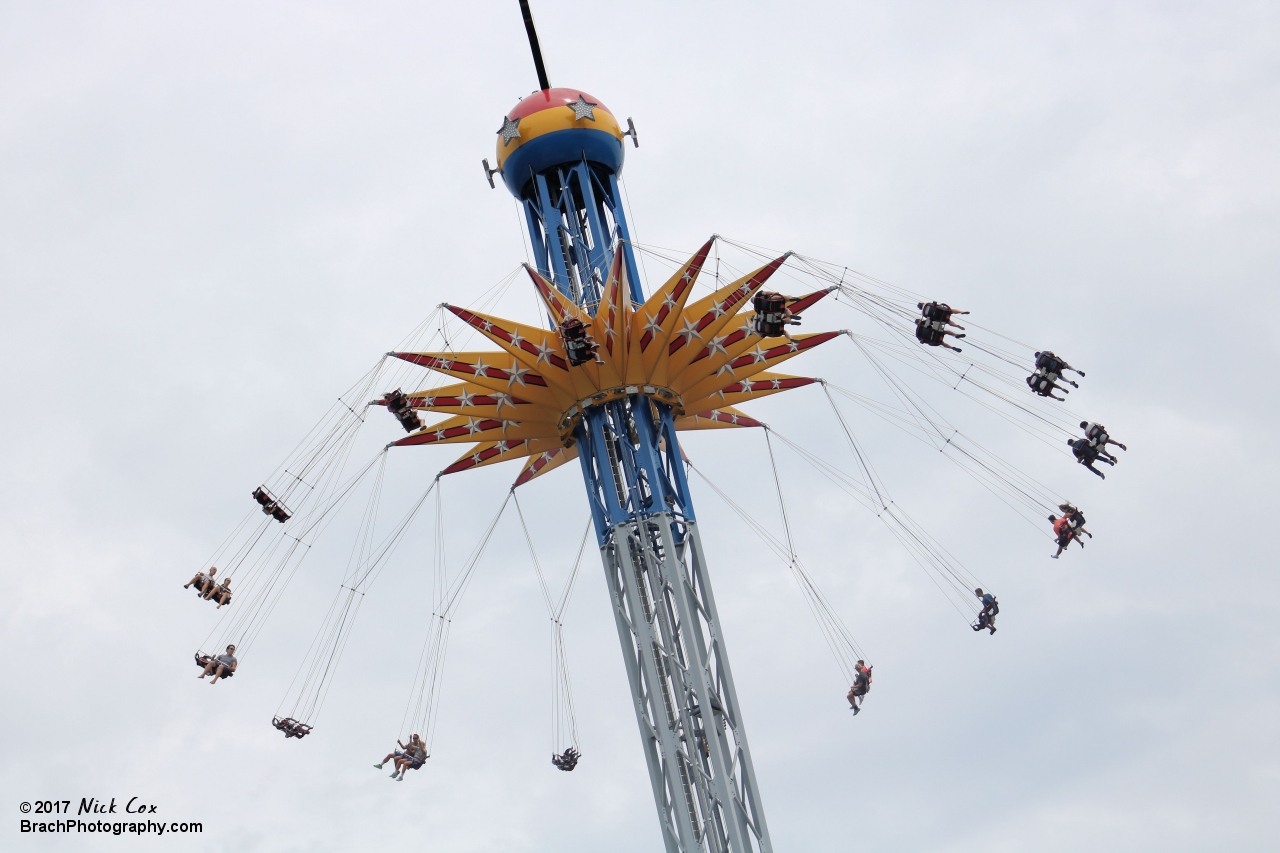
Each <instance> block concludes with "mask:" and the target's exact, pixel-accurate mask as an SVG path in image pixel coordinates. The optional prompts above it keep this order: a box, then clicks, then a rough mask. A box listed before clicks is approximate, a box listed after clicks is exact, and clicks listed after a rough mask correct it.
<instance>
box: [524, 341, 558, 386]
mask: <svg viewBox="0 0 1280 853" xmlns="http://www.w3.org/2000/svg"><path fill="white" fill-rule="evenodd" d="M533 348H534V349H536V350H537V351H538V358H537V360H536V361H534V364H541V363H542V362H544V361H545V362H547V364H551V361H550V359H549V358H548V356H550V355H551V352H552V348H551V347H549V346H547V345H546V344H534V345H533ZM521 384H523V383H521Z"/></svg>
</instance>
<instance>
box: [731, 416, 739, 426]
mask: <svg viewBox="0 0 1280 853" xmlns="http://www.w3.org/2000/svg"><path fill="white" fill-rule="evenodd" d="M729 421H730V423H732V424H733V425H734V426H737V425H738V416H737V415H733V414H731V415H729Z"/></svg>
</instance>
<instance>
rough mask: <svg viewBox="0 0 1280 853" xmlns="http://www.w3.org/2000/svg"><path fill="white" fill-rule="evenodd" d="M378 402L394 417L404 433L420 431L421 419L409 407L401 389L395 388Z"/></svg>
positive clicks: (407, 399)
mask: <svg viewBox="0 0 1280 853" xmlns="http://www.w3.org/2000/svg"><path fill="white" fill-rule="evenodd" d="M378 402H381V404H382V405H384V406H386V407H387V411H388V412H390V413H391V414H393V415H395V416H396V420H398V421H400V426H402V427H404V431H405V432H413V431H414V430H418V429H422V418H421V417H420V416H419V415H418V413H417V412H415V411H414V410H413V407H412V406H410V405H409V398H408V397H406V396H405V393H404V390H403V389H400V388H397V389H396V390H394V391H392V392H391V393H390V394H387V395H386V396H385V397H383V398H382V400H381V401H378Z"/></svg>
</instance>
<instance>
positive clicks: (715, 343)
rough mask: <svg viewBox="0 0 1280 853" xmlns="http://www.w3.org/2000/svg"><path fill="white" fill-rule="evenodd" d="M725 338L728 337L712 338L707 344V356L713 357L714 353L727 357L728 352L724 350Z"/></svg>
mask: <svg viewBox="0 0 1280 853" xmlns="http://www.w3.org/2000/svg"><path fill="white" fill-rule="evenodd" d="M727 337H729V336H728V335H721V336H720V337H718V338H712V339H711V343H709V344H707V355H715V354H716V353H722V354H723V355H728V354H729V351H728V350H727V349H725V348H724V340H725V338H727Z"/></svg>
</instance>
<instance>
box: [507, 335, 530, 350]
mask: <svg viewBox="0 0 1280 853" xmlns="http://www.w3.org/2000/svg"><path fill="white" fill-rule="evenodd" d="M526 340H528V339H527V338H522V337H520V333H519V332H512V333H511V345H512V346H513V347H518V346H520V345H521V344H522V343H524V342H525V341H526Z"/></svg>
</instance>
